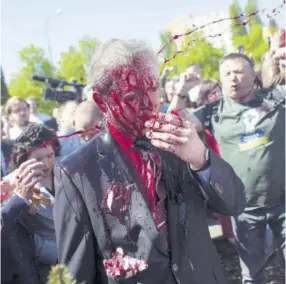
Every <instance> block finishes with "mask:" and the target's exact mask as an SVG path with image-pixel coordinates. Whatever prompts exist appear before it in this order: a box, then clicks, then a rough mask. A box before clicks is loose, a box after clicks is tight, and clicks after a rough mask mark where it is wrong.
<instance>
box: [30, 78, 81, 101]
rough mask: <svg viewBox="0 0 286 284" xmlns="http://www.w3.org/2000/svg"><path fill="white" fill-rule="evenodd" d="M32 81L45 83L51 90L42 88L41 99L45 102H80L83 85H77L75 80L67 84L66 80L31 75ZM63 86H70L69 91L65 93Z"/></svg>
mask: <svg viewBox="0 0 286 284" xmlns="http://www.w3.org/2000/svg"><path fill="white" fill-rule="evenodd" d="M32 79H33V80H36V81H40V82H45V83H47V84H49V85H50V86H51V88H44V91H43V94H42V97H43V100H45V101H46V100H48V101H56V102H58V103H64V102H66V101H77V102H79V103H80V102H81V101H82V89H83V88H84V87H85V85H84V84H77V82H76V81H75V80H73V81H72V82H68V81H66V80H59V79H54V78H51V77H47V76H40V75H32ZM65 86H70V87H71V90H69V91H65V90H64V87H65Z"/></svg>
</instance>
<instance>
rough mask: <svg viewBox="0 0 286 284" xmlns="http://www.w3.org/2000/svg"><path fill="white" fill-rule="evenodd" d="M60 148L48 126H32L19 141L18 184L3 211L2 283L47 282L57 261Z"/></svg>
mask: <svg viewBox="0 0 286 284" xmlns="http://www.w3.org/2000/svg"><path fill="white" fill-rule="evenodd" d="M51 141H52V142H51ZM59 150H60V149H59V143H58V141H57V139H56V135H55V133H53V132H52V131H51V130H49V129H48V128H46V127H45V126H44V125H38V124H30V125H29V126H28V127H27V128H26V130H25V131H24V132H23V133H22V134H21V135H20V136H19V137H18V139H17V140H16V141H15V144H14V149H13V156H12V157H13V160H12V163H11V164H10V165H14V168H13V171H14V173H16V175H17V176H16V182H15V183H16V186H15V188H14V194H13V195H12V196H11V198H10V199H8V200H7V201H6V204H5V205H4V206H3V208H2V210H1V217H2V231H1V237H2V239H1V241H2V242H1V251H2V262H1V269H2V273H1V274H2V275H1V283H13V284H14V283H15V284H16V283H21V284H23V283H25V284H26V283H27V284H28V283H33V284H38V283H46V282H47V276H48V273H49V270H50V268H51V265H54V264H56V263H57V247H56V240H55V232H54V221H53V200H54V189H53V167H54V163H55V156H57V155H58V152H59Z"/></svg>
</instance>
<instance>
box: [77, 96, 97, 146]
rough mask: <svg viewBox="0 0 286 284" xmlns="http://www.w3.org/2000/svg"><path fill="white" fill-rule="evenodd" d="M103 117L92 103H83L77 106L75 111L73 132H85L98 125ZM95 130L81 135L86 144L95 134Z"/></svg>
mask: <svg viewBox="0 0 286 284" xmlns="http://www.w3.org/2000/svg"><path fill="white" fill-rule="evenodd" d="M102 118H103V116H102V114H101V112H100V110H99V109H98V107H97V105H96V104H95V102H94V101H84V102H82V103H81V104H79V105H78V107H77V108H76V111H75V130H76V131H80V130H87V129H90V128H93V126H95V125H99V124H100V122H101V120H102ZM97 132H98V131H97V130H96V129H92V130H90V131H88V132H85V133H83V134H81V138H82V139H83V140H85V141H86V142H87V141H89V140H90V139H91V138H92V137H93V136H94V135H96V134H97Z"/></svg>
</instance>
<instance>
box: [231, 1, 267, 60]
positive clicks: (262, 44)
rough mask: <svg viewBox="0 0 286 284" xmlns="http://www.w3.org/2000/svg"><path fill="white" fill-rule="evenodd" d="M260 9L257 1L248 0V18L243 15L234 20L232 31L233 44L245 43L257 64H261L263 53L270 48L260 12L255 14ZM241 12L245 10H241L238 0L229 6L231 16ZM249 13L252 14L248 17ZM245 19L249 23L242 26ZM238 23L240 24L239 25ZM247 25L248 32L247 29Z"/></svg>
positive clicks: (245, 47)
mask: <svg viewBox="0 0 286 284" xmlns="http://www.w3.org/2000/svg"><path fill="white" fill-rule="evenodd" d="M258 10H259V8H258V4H257V1H256V0H248V1H247V3H246V5H245V12H244V14H245V15H246V18H243V17H241V18H240V19H238V20H232V26H231V33H232V41H233V46H234V47H235V48H237V47H238V46H239V45H243V46H244V49H245V52H246V54H247V55H248V56H251V57H252V58H253V59H254V62H255V64H257V65H260V64H261V58H262V55H263V54H264V53H265V52H266V51H267V49H268V43H267V39H266V38H264V34H263V26H262V21H261V19H260V16H259V13H258V14H255V13H256V12H257V11H258ZM241 13H243V12H242V11H241V10H240V8H239V6H238V4H237V2H233V3H232V4H231V5H230V7H229V15H230V17H234V16H235V15H240V14H241ZM251 14H252V15H251ZM254 14H255V15H254ZM247 15H251V16H249V17H247ZM243 21H245V22H248V25H247V26H246V25H245V26H241V23H242V22H243ZM237 25H240V26H239V27H238V26H237ZM247 27H248V32H247V30H246V29H247Z"/></svg>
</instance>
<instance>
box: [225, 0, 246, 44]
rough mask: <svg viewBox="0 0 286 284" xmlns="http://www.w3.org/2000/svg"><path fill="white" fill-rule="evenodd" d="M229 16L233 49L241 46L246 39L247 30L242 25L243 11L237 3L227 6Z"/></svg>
mask: <svg viewBox="0 0 286 284" xmlns="http://www.w3.org/2000/svg"><path fill="white" fill-rule="evenodd" d="M228 10H229V16H230V18H231V37H232V42H233V45H234V47H235V48H237V47H238V46H240V45H242V44H243V43H244V41H245V38H246V37H247V34H248V33H247V29H246V26H245V24H244V20H245V18H244V16H243V11H242V9H241V8H240V6H239V5H238V3H237V1H233V3H232V4H231V5H230V6H229V9H228Z"/></svg>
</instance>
